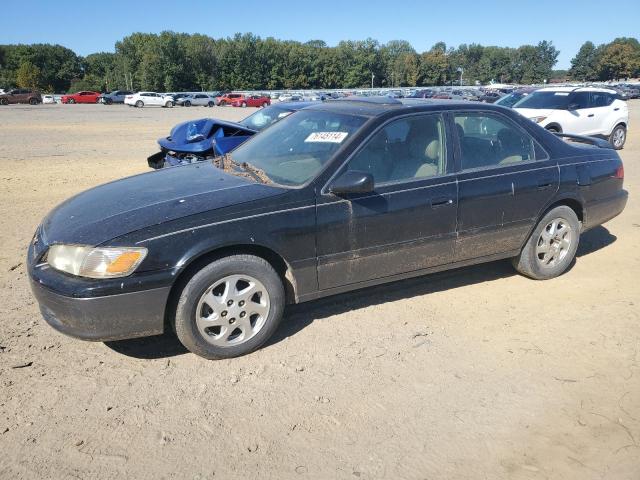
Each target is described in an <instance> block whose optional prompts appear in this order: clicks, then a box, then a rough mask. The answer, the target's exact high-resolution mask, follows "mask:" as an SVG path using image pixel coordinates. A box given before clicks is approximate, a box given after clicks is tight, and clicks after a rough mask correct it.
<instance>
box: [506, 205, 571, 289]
mask: <svg viewBox="0 0 640 480" xmlns="http://www.w3.org/2000/svg"><path fill="white" fill-rule="evenodd" d="M579 241H580V221H579V220H578V216H577V215H576V212H574V211H573V210H572V209H571V208H569V207H567V206H566V205H561V206H559V207H556V208H553V209H552V210H550V211H548V212H547V213H546V214H545V215H544V216H543V217H542V219H541V220H540V221H539V222H538V225H536V228H534V230H533V232H532V233H531V236H530V237H529V239H528V240H527V243H525V245H524V247H523V249H522V251H521V252H520V255H518V256H517V257H514V258H513V259H512V263H513V266H514V268H515V269H516V270H517V271H518V272H520V273H521V274H522V275H525V276H527V277H529V278H533V279H534V280H547V279H550V278H554V277H557V276H559V275H562V274H563V273H564V272H565V271H566V270H567V268H569V266H570V265H571V263H572V262H573V259H574V257H575V255H576V251H577V250H578V243H579Z"/></svg>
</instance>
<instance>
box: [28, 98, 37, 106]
mask: <svg viewBox="0 0 640 480" xmlns="http://www.w3.org/2000/svg"><path fill="white" fill-rule="evenodd" d="M37 104H38V100H37V99H35V98H30V99H29V105H37Z"/></svg>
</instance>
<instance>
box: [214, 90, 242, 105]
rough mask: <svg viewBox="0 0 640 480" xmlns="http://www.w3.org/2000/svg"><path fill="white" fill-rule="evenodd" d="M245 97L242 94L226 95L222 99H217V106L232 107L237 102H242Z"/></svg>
mask: <svg viewBox="0 0 640 480" xmlns="http://www.w3.org/2000/svg"><path fill="white" fill-rule="evenodd" d="M243 98H244V95H243V94H241V93H225V94H224V95H222V96H220V97H216V105H219V106H221V107H224V106H225V105H231V104H232V103H233V102H235V101H236V100H242V99H243Z"/></svg>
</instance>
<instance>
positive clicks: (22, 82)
mask: <svg viewBox="0 0 640 480" xmlns="http://www.w3.org/2000/svg"><path fill="white" fill-rule="evenodd" d="M16 83H17V84H18V86H19V87H22V88H32V89H34V90H38V89H39V88H41V86H42V73H41V72H40V69H39V68H38V67H37V66H36V65H34V64H33V63H31V62H28V61H26V62H22V63H21V64H20V66H19V67H18V71H17V72H16Z"/></svg>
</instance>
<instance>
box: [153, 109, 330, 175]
mask: <svg viewBox="0 0 640 480" xmlns="http://www.w3.org/2000/svg"><path fill="white" fill-rule="evenodd" d="M316 103H319V102H291V103H282V104H278V105H271V106H269V107H266V108H262V109H260V110H258V111H257V112H255V113H254V114H252V115H249V116H248V117H247V118H245V119H244V120H241V121H240V122H237V123H236V122H228V121H226V120H220V119H215V118H201V119H199V120H190V121H188V122H183V123H179V124H178V125H176V126H175V127H173V128H172V129H171V132H170V133H169V136H168V137H162V138H160V139H158V144H159V145H160V151H159V152H158V153H155V154H153V155H151V156H150V157H148V158H147V162H148V164H149V166H150V167H151V168H154V169H160V168H166V167H174V166H178V165H188V164H190V163H196V162H201V161H203V160H207V159H212V158H214V157H218V156H220V155H224V154H226V153H229V152H230V151H231V150H233V149H234V148H236V147H237V146H238V145H240V144H241V143H244V142H245V141H246V140H247V139H249V138H250V137H251V136H253V135H255V134H256V133H258V132H259V131H261V130H264V129H265V128H267V127H268V126H269V125H272V124H274V123H276V122H277V121H278V120H281V119H283V118H284V117H286V116H288V115H290V114H291V113H293V112H295V111H297V110H300V109H302V108H305V107H308V106H310V105H314V104H316Z"/></svg>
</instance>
